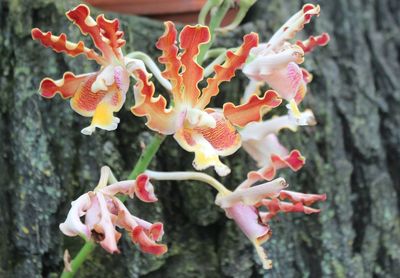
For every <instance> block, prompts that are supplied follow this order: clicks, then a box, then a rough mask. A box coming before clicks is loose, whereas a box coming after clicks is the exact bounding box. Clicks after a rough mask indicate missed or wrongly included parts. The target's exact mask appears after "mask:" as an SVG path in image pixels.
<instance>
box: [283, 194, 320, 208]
mask: <svg viewBox="0 0 400 278" xmlns="http://www.w3.org/2000/svg"><path fill="white" fill-rule="evenodd" d="M279 198H280V199H289V200H290V201H291V202H293V203H302V204H305V205H307V206H309V205H312V204H313V203H315V202H317V201H325V200H326V194H304V193H300V192H294V191H288V190H282V191H281V192H280V194H279Z"/></svg>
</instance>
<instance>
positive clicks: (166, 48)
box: [156, 21, 182, 99]
mask: <svg viewBox="0 0 400 278" xmlns="http://www.w3.org/2000/svg"><path fill="white" fill-rule="evenodd" d="M164 25H165V32H164V34H163V35H162V36H161V37H160V38H159V39H158V41H157V43H156V47H157V48H158V49H160V50H161V51H162V52H163V54H162V56H160V57H159V58H158V61H159V62H160V63H162V64H164V65H165V70H164V71H163V73H162V75H163V76H164V77H165V78H167V79H169V80H170V82H171V84H172V94H173V95H174V98H176V99H179V98H180V97H181V94H182V92H181V86H182V76H181V74H180V73H179V70H180V68H181V65H182V63H181V60H180V57H178V51H179V49H178V47H177V45H176V39H177V31H176V28H175V25H174V23H173V22H171V21H167V22H164Z"/></svg>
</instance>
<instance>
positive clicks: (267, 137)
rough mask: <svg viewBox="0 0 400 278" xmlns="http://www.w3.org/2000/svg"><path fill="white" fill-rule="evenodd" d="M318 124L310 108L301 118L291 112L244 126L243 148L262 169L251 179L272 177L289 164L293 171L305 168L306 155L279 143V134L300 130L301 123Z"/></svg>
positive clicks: (242, 131) (302, 113) (253, 172)
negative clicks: (284, 130) (280, 132)
mask: <svg viewBox="0 0 400 278" xmlns="http://www.w3.org/2000/svg"><path fill="white" fill-rule="evenodd" d="M315 124H316V121H315V118H314V114H313V113H312V111H311V110H309V109H308V110H305V111H304V112H301V113H300V118H299V119H297V118H295V117H293V115H291V114H290V113H289V114H288V115H285V116H280V117H274V118H272V119H270V120H266V121H263V122H254V123H250V124H248V125H247V126H246V127H245V128H243V129H242V130H241V131H240V135H241V137H242V141H243V148H244V149H245V150H246V152H247V153H248V154H249V155H250V156H251V157H252V158H253V159H254V160H255V161H256V162H257V166H258V167H260V169H259V170H258V171H251V172H249V174H248V180H249V182H255V181H257V180H260V179H265V180H272V179H273V178H274V177H275V175H276V171H277V170H279V169H282V168H287V167H288V168H290V169H291V170H293V171H298V170H299V169H301V167H303V165H304V163H305V157H303V156H302V155H301V153H300V151H298V150H292V151H291V152H289V151H288V150H287V149H286V148H285V147H284V146H282V145H281V144H280V143H279V140H278V137H277V134H278V132H279V131H280V130H281V129H284V128H288V129H290V130H292V131H296V130H297V128H298V126H302V125H315Z"/></svg>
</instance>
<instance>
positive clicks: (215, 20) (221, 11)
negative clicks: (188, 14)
mask: <svg viewBox="0 0 400 278" xmlns="http://www.w3.org/2000/svg"><path fill="white" fill-rule="evenodd" d="M231 4H232V1H231V0H224V3H222V5H221V6H219V7H218V10H217V12H216V13H215V15H213V16H212V18H211V21H210V26H209V29H210V34H211V38H210V41H209V42H208V43H207V44H203V45H202V46H201V47H200V54H199V56H197V63H199V65H201V64H202V63H203V61H204V57H205V55H206V53H207V52H208V50H209V49H210V48H211V46H212V44H213V42H214V40H215V29H216V28H218V27H219V26H220V25H221V22H222V20H223V19H224V17H225V15H226V13H227V12H228V11H229V8H230V7H231Z"/></svg>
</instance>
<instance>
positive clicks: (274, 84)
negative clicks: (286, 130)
mask: <svg viewBox="0 0 400 278" xmlns="http://www.w3.org/2000/svg"><path fill="white" fill-rule="evenodd" d="M319 13H320V7H319V5H317V6H314V5H312V4H306V5H304V6H303V8H302V9H301V10H300V11H299V12H297V13H296V14H294V15H293V16H292V17H291V18H290V19H289V20H288V21H287V22H286V23H285V24H284V25H283V26H282V27H281V28H280V29H279V30H278V31H277V32H276V33H275V34H274V35H273V36H272V37H271V39H270V40H269V41H268V43H263V44H260V45H259V46H258V47H255V48H253V49H252V50H251V53H250V57H251V58H250V59H249V61H248V63H247V64H246V65H245V66H244V68H243V73H244V74H246V75H247V77H249V78H250V83H249V86H248V88H247V89H246V92H245V96H244V99H245V100H247V99H248V98H249V97H250V96H251V95H252V94H254V93H257V91H258V88H259V87H260V86H261V85H262V84H263V83H264V82H266V83H267V84H268V85H269V86H270V87H271V88H272V89H274V90H276V91H277V92H278V94H279V96H280V97H282V98H283V99H285V100H287V101H288V102H289V103H288V109H289V110H291V111H292V113H293V114H294V115H295V116H296V117H300V111H299V110H298V108H297V105H298V104H299V103H300V102H301V101H302V100H303V98H304V96H305V94H306V92H307V83H309V82H311V79H312V75H311V74H310V73H309V72H307V70H305V69H304V68H300V67H299V64H301V63H303V61H304V54H305V53H308V52H310V51H311V50H313V49H314V48H315V47H316V46H323V45H326V44H327V43H328V42H329V35H328V34H327V33H323V34H321V35H320V36H317V37H314V36H311V37H310V38H309V39H308V40H306V41H297V42H296V43H295V44H292V43H290V42H289V40H291V39H293V38H294V37H295V35H296V33H297V32H299V31H300V30H302V29H303V28H304V25H305V24H307V23H309V22H310V20H311V18H312V17H313V16H319Z"/></svg>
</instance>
